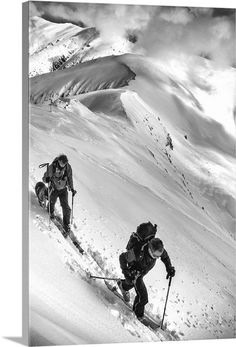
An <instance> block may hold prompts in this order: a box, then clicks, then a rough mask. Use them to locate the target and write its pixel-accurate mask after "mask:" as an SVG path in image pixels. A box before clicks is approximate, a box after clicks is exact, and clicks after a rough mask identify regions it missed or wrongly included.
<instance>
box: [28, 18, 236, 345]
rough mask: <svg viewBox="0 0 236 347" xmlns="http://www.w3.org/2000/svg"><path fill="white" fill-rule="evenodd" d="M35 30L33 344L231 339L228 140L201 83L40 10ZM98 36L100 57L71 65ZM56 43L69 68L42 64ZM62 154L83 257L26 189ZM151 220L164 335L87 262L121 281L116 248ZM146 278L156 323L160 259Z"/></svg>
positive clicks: (231, 160)
mask: <svg viewBox="0 0 236 347" xmlns="http://www.w3.org/2000/svg"><path fill="white" fill-rule="evenodd" d="M31 27H32V31H31V35H32V36H31V42H32V45H31V51H30V52H31V56H30V66H31V68H30V72H29V73H30V76H34V77H32V78H31V79H30V199H31V213H30V223H31V224H30V298H31V300H30V307H31V316H30V317H31V321H30V327H31V340H32V341H31V342H32V343H33V344H37V343H44V344H46V343H47V344H48V343H49V342H50V343H54V344H63V343H64V344H65V343H66V344H69V343H95V342H97V343H108V342H132V341H157V340H165V339H203V338H228V337H233V336H234V313H235V309H236V303H235V293H234V286H235V266H234V260H235V255H236V253H235V248H236V247H235V230H234V226H235V198H236V191H235V153H234V143H235V137H234V136H233V135H231V134H230V132H228V131H227V130H226V129H225V128H224V126H223V125H222V124H221V123H219V122H218V121H217V120H215V119H214V117H209V116H208V114H207V112H206V107H205V105H206V99H207V92H206V93H205V94H204V97H203V92H202V93H201V95H200V94H199V95H198V94H197V91H199V89H198V88H197V82H198V83H199V80H198V81H197V82H196V81H195V82H194V81H193V80H191V81H190V80H189V79H187V78H186V76H185V78H181V77H182V76H180V75H178V74H177V73H176V74H174V72H173V70H171V69H169V70H168V69H167V68H166V67H165V66H163V65H160V64H155V62H154V61H153V60H151V59H149V58H147V57H145V56H140V55H136V54H130V53H129V54H122V55H117V54H116V55H115V56H113V55H110V52H109V54H108V55H107V54H106V56H105V57H104V55H105V54H104V52H106V53H107V47H105V49H104V50H103V49H102V45H101V44H98V43H96V42H99V35H98V33H97V32H96V29H95V28H94V29H93V30H92V31H90V32H89V35H88V36H86V35H87V34H86V30H88V29H87V28H79V27H76V26H73V25H71V24H68V25H67V24H55V23H54V24H50V23H48V22H46V21H44V20H42V19H38V18H33V19H32V24H31ZM49 29H50V30H49ZM91 29H92V28H91ZM39 30H40V32H41V36H40V37H42V40H41V41H40V42H39V41H38V42H37V33H38V31H39ZM76 30H77V31H76ZM34 33H35V35H36V36H35V38H36V40H35V39H34ZM59 33H60V35H59ZM42 34H45V36H43V35H42ZM84 34H86V35H85V36H84ZM90 35H91V36H90ZM74 37H75V38H76V39H75V41H73V40H74ZM57 40H58V41H57ZM88 40H90V41H91V45H90V43H89V44H88V43H87V42H88ZM34 41H36V43H37V44H34V43H33V42H34ZM51 43H53V45H52V44H51ZM95 43H96V45H97V46H96V47H97V48H96V51H97V54H98V56H99V57H97V56H96V59H91V60H90V59H89V58H88V60H87V61H86V62H83V63H81V57H82V55H83V54H84V53H83V51H82V50H85V45H88V47H87V57H91V54H92V52H93V49H94V47H95ZM93 44H94V47H93ZM73 45H74V46H73ZM72 46H73V49H72V48H71V50H73V52H71V56H70V57H69V55H67V53H68V52H69V50H70V48H69V47H72ZM76 47H77V48H76ZM98 47H99V49H98ZM103 48H104V47H103ZM63 50H64V51H63ZM128 51H129V50H128ZM59 52H60V57H61V56H62V55H63V54H64V56H65V57H69V58H68V60H66V61H65V63H66V62H67V63H68V65H67V63H66V64H65V65H64V66H63V68H61V69H60V68H58V69H55V71H53V72H49V71H51V66H52V65H50V64H51V61H52V60H51V59H54V60H55V57H57V56H59ZM66 52H67V53H66ZM116 53H118V54H120V53H119V52H118V51H116ZM99 54H100V55H99ZM78 57H79V58H78ZM77 58H78V59H77ZM201 61H203V60H202V58H201ZM69 62H71V63H72V62H73V63H72V64H70V63H69ZM71 65H73V66H71ZM212 69H213V67H212ZM46 72H48V73H46ZM227 73H228V72H227ZM36 75H37V76H36ZM201 82H202V83H203V81H201ZM212 83H213V82H212ZM205 89H207V88H205ZM201 90H203V88H202V89H201ZM198 96H199V98H198ZM210 97H212V95H209V98H210ZM170 139H171V143H172V145H173V149H172V148H171V146H170ZM58 153H66V154H67V155H68V157H69V160H70V163H71V165H72V168H73V174H74V184H75V189H77V190H78V195H76V199H75V206H74V217H75V222H76V225H77V228H76V229H74V232H75V235H76V237H77V238H78V240H79V241H80V242H81V245H82V246H83V247H84V249H85V251H86V254H85V255H83V256H82V255H80V254H78V253H77V251H76V250H75V249H74V248H73V247H72V246H71V245H70V244H69V243H68V242H67V241H66V240H64V239H63V237H62V236H61V235H60V232H59V231H58V229H57V228H56V227H52V228H51V230H50V229H49V228H48V216H47V214H46V212H45V211H43V210H42V209H41V208H40V207H39V206H38V203H37V199H36V197H35V194H34V186H35V183H36V182H37V181H39V180H41V177H42V175H43V171H42V169H39V168H38V165H39V164H40V163H43V162H50V161H51V160H52V159H53V158H54V157H55V156H56V155H57V154H58ZM57 210H58V213H59V214H60V213H61V212H60V206H59V205H58V206H57ZM149 220H150V221H151V222H153V223H157V225H158V237H160V238H161V239H162V240H163V242H164V245H165V247H166V249H167V251H168V253H169V255H170V257H171V260H172V263H173V265H174V266H175V267H176V276H175V277H174V279H173V282H172V288H171V293H170V299H169V303H168V308H167V316H166V331H165V332H161V331H160V332H158V333H153V332H151V331H150V330H149V329H148V328H146V327H144V326H143V325H142V324H141V323H140V322H137V320H136V319H135V318H134V316H133V315H132V314H131V313H128V312H127V310H126V309H125V308H124V307H123V306H122V303H121V302H119V301H118V300H117V299H116V298H115V297H114V296H113V294H112V293H110V292H109V291H108V289H107V288H106V287H105V285H104V284H103V283H102V282H100V281H99V280H97V281H92V280H90V279H88V277H87V272H88V271H89V272H92V273H94V274H106V275H109V276H110V275H111V276H113V275H114V276H121V272H120V269H119V261H118V256H119V254H120V253H121V252H122V251H123V250H124V249H125V246H126V244H127V241H128V238H129V236H130V234H131V233H132V232H133V231H135V229H136V227H137V225H139V224H140V223H142V222H145V221H149ZM146 283H147V286H148V290H149V304H148V305H147V311H148V312H149V313H150V314H152V315H153V316H154V317H157V318H160V317H161V315H162V312H163V306H164V300H165V295H166V289H167V281H166V279H165V269H164V266H163V264H161V263H158V264H157V266H156V267H155V268H154V269H153V270H152V272H150V273H149V274H148V275H147V276H146ZM132 295H134V293H133V294H132Z"/></svg>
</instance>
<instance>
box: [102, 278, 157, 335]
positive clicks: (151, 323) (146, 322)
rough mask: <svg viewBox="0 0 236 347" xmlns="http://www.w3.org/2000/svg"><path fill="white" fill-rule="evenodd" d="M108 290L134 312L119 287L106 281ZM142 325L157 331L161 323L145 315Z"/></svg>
mask: <svg viewBox="0 0 236 347" xmlns="http://www.w3.org/2000/svg"><path fill="white" fill-rule="evenodd" d="M104 282H105V284H106V286H107V288H108V289H109V290H110V291H111V292H112V293H113V294H114V295H115V296H116V297H118V298H119V299H120V300H122V302H123V303H124V304H125V306H126V307H127V308H128V309H129V310H130V311H132V312H133V307H132V305H131V304H130V303H128V302H125V301H124V298H123V296H122V295H121V294H120V293H119V291H118V288H117V286H115V285H111V284H110V283H109V282H108V281H107V280H104ZM140 323H142V324H144V325H145V326H146V327H148V328H149V329H151V330H152V331H157V330H158V329H159V328H160V326H161V323H160V322H157V321H156V320H155V319H153V318H152V317H150V316H149V315H148V314H147V313H145V314H144V317H143V319H142V321H141V320H140Z"/></svg>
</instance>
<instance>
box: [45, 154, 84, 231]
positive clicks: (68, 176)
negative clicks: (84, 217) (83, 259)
mask: <svg viewBox="0 0 236 347" xmlns="http://www.w3.org/2000/svg"><path fill="white" fill-rule="evenodd" d="M43 182H45V183H48V185H49V206H48V210H49V212H50V218H52V219H53V218H55V214H54V207H55V204H56V201H57V198H59V200H60V204H61V207H62V212H63V225H64V229H65V232H66V235H65V236H68V235H69V233H70V231H71V230H70V215H71V208H70V206H69V203H68V189H69V190H70V191H71V192H72V195H73V196H75V194H76V193H77V192H76V190H75V189H74V186H73V177H72V168H71V166H70V164H69V162H68V158H67V156H66V155H65V154H60V155H59V156H58V157H56V158H55V159H54V160H53V162H52V163H51V164H50V165H49V166H48V169H47V171H46V172H45V174H44V176H43ZM67 187H68V189H67Z"/></svg>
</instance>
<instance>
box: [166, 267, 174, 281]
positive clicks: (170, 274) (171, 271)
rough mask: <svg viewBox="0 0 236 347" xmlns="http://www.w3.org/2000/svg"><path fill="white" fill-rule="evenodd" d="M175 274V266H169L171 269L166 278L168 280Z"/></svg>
mask: <svg viewBox="0 0 236 347" xmlns="http://www.w3.org/2000/svg"><path fill="white" fill-rule="evenodd" d="M174 275H175V268H174V266H171V267H169V269H168V270H167V276H166V279H167V280H168V278H169V277H174Z"/></svg>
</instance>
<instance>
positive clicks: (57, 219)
mask: <svg viewBox="0 0 236 347" xmlns="http://www.w3.org/2000/svg"><path fill="white" fill-rule="evenodd" d="M51 221H52V222H53V223H54V224H55V225H56V227H57V228H58V229H59V230H60V232H61V233H62V235H63V236H64V238H65V239H66V238H67V237H70V240H71V242H72V243H73V245H74V246H75V247H76V248H77V249H78V251H79V252H80V253H81V254H84V249H83V248H82V247H81V246H80V243H79V241H77V239H76V238H75V236H74V237H73V238H71V236H70V233H68V232H66V230H65V229H64V226H63V222H62V220H61V218H60V217H59V216H55V217H54V218H52V219H51ZM72 233H73V231H72Z"/></svg>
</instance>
